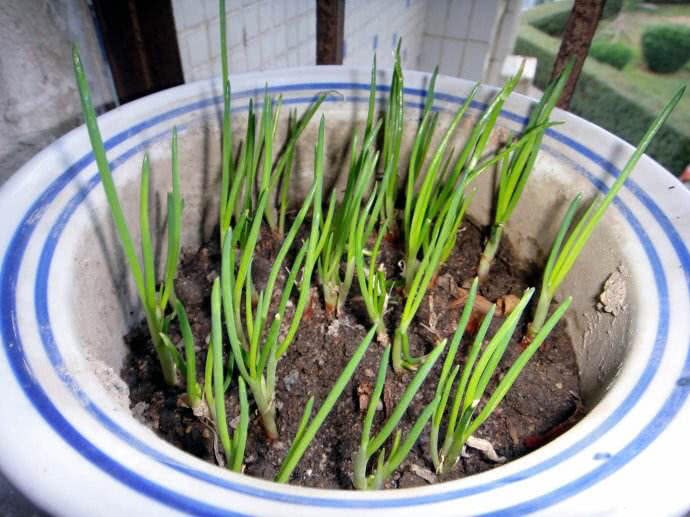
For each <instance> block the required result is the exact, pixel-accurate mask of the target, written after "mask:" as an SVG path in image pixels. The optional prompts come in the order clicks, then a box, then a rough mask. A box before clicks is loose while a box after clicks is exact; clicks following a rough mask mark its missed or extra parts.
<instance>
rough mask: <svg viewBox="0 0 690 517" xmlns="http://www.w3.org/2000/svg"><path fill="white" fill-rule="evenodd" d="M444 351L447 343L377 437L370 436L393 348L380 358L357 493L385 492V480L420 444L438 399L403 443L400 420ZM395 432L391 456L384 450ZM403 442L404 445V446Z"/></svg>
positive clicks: (360, 457)
mask: <svg viewBox="0 0 690 517" xmlns="http://www.w3.org/2000/svg"><path fill="white" fill-rule="evenodd" d="M444 348H445V341H442V342H441V343H439V344H437V345H436V347H435V348H434V350H433V351H432V352H431V353H430V354H429V357H428V358H427V360H426V361H425V362H424V364H423V365H422V366H421V367H420V369H419V370H418V371H417V373H416V374H415V376H414V378H413V379H412V381H411V382H410V384H408V386H407V388H406V389H405V392H404V393H403V395H402V397H401V398H400V402H398V404H397V405H396V406H395V409H393V411H392V413H391V415H390V416H389V417H388V419H387V420H386V421H385V423H384V424H383V425H382V426H381V429H380V430H379V432H378V433H377V434H375V435H374V436H371V430H372V427H373V423H374V416H375V414H376V408H377V406H378V405H379V401H380V400H381V394H382V393H383V386H384V384H385V382H386V372H387V371H388V361H389V356H390V347H386V348H385V350H384V353H383V356H382V357H381V363H380V365H379V371H378V375H377V376H376V385H375V387H374V391H373V393H372V395H371V398H370V399H369V404H368V405H367V412H366V415H365V417H364V422H363V424H362V434H361V438H360V443H359V450H358V451H357V454H356V455H355V458H354V465H353V469H354V473H353V477H352V480H353V483H354V485H355V488H357V489H358V490H371V489H374V490H378V489H381V488H383V485H384V483H385V482H386V480H387V479H388V478H389V477H390V476H391V475H392V474H393V472H395V469H397V468H398V467H399V466H400V464H401V463H402V462H403V461H404V460H405V458H406V457H407V455H408V454H409V453H410V450H411V449H412V447H413V446H414V444H415V443H416V442H417V439H418V438H419V436H420V435H421V434H422V431H423V430H424V426H425V425H426V423H427V422H428V421H429V419H430V418H431V415H432V414H433V412H434V411H435V409H436V406H437V404H438V402H439V397H435V398H434V400H433V401H432V402H431V403H430V404H429V405H428V406H427V407H426V408H425V409H424V410H423V411H422V413H421V414H420V415H419V417H418V418H417V420H416V422H415V424H414V425H413V426H412V429H410V431H409V432H408V434H407V436H406V437H405V439H404V440H403V439H402V432H401V431H400V429H396V428H397V427H398V424H399V423H400V419H401V418H402V417H403V415H404V414H405V411H407V408H408V407H409V406H410V404H411V403H412V399H413V398H414V396H415V395H416V394H417V392H418V391H419V389H420V388H421V386H422V384H423V383H424V380H425V379H426V377H427V376H428V375H429V372H430V371H431V369H432V368H433V366H434V364H435V363H436V360H437V359H438V358H439V357H440V356H441V353H442V352H443V349H444ZM393 432H395V436H394V438H393V443H392V446H391V448H390V452H389V453H388V454H386V450H385V448H383V446H384V444H385V443H386V440H388V438H389V437H390V436H391V435H392V434H393ZM401 441H402V443H401ZM375 455H376V456H377V460H376V466H375V467H374V468H373V469H372V473H371V474H370V475H367V465H368V463H369V460H370V459H371V458H372V457H373V456H375Z"/></svg>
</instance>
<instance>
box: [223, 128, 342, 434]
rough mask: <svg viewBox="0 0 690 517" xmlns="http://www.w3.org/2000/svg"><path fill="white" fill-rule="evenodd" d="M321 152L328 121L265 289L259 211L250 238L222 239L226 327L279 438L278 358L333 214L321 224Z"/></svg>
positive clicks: (267, 425)
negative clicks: (302, 235) (287, 266)
mask: <svg viewBox="0 0 690 517" xmlns="http://www.w3.org/2000/svg"><path fill="white" fill-rule="evenodd" d="M323 152H324V125H323V121H322V123H321V126H320V130H319V139H318V142H317V145H316V158H315V175H314V178H315V180H314V184H313V185H312V188H311V190H310V192H309V194H308V195H307V198H306V199H305V200H304V202H303V203H302V208H301V209H300V211H299V212H298V214H297V216H296V217H295V219H294V221H293V223H292V225H291V227H290V230H289V231H288V233H287V234H286V236H285V239H284V240H283V243H282V244H281V247H280V249H279V250H278V254H277V256H276V258H275V260H274V262H273V266H272V268H271V271H270V272H269V276H268V279H267V281H266V286H265V287H264V289H262V290H261V291H260V292H257V291H256V288H255V286H254V284H253V280H252V275H251V260H252V257H253V256H254V253H255V250H256V244H257V242H258V232H259V228H260V225H261V212H258V213H257V214H255V216H254V219H253V221H252V222H251V225H250V227H249V230H248V231H247V232H246V238H241V239H243V240H241V241H240V242H239V244H238V245H237V246H236V243H237V240H236V238H235V236H234V234H233V229H232V228H230V229H229V230H228V233H227V234H226V236H225V239H224V242H223V250H222V259H221V287H222V298H223V309H224V313H225V325H226V330H227V334H228V338H229V340H230V346H231V350H232V355H233V357H234V361H235V363H236V365H237V367H238V369H239V372H240V375H241V376H242V377H243V379H244V381H245V382H246V383H247V386H248V387H249V389H250V391H251V392H252V395H253V397H254V400H255V401H256V404H257V407H258V409H259V413H260V415H261V419H262V423H263V426H264V429H265V431H266V434H267V436H268V437H269V438H270V439H277V438H278V429H277V426H276V422H275V386H276V367H277V363H278V360H279V359H280V357H281V356H282V355H283V354H284V353H285V352H286V351H287V349H288V347H289V346H290V343H291V342H292V340H293V339H294V337H295V334H296V332H297V328H298V326H299V322H300V321H301V318H302V316H303V314H304V311H305V309H306V307H307V303H308V301H309V296H310V290H311V277H312V273H313V270H314V267H315V265H316V261H317V259H318V256H319V252H320V250H321V248H322V246H323V242H324V240H325V238H323V236H322V235H320V229H324V228H325V230H328V227H329V225H330V221H331V220H332V214H330V215H329V216H328V217H327V218H326V221H325V223H324V225H323V226H322V225H321V215H322V214H321V210H320V208H319V207H320V204H321V191H322V189H323ZM266 197H267V194H266V192H265V191H264V192H263V193H262V194H261V196H260V200H259V207H264V206H265V201H266ZM312 207H313V215H312V226H311V232H310V236H309V239H308V241H307V242H306V243H305V245H304V246H302V247H301V249H300V251H299V252H298V254H297V257H296V258H295V261H294V262H293V264H292V268H291V270H290V274H289V275H288V278H287V279H286V281H285V284H284V285H283V288H282V293H281V296H280V301H279V304H278V308H277V309H276V311H275V313H274V314H273V316H272V317H271V315H270V306H271V300H272V299H273V294H274V291H275V288H276V282H277V279H278V274H279V273H280V270H281V268H282V267H283V264H284V262H285V259H286V257H287V254H288V252H289V250H290V249H291V247H292V244H293V242H294V240H295V238H296V237H297V233H298V231H299V229H300V227H301V225H302V223H303V221H304V219H305V218H306V216H307V212H308V211H309V209H310V208H312ZM236 250H237V251H236ZM239 250H241V251H239ZM238 252H239V261H238V262H236V258H235V256H236V254H237V253H238ZM300 269H302V279H301V281H300V285H299V297H298V301H297V304H296V306H295V310H294V313H293V316H292V320H291V322H290V325H289V327H288V330H287V332H286V333H285V336H284V337H281V333H280V329H281V324H282V322H283V321H284V320H285V313H286V310H287V305H288V301H289V300H290V296H291V293H292V291H293V288H294V287H295V284H296V281H297V273H298V272H299V270H300ZM255 302H256V303H255Z"/></svg>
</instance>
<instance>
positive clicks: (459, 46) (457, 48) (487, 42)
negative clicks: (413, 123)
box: [418, 0, 521, 83]
mask: <svg viewBox="0 0 690 517" xmlns="http://www.w3.org/2000/svg"><path fill="white" fill-rule="evenodd" d="M425 5H426V7H427V9H426V11H427V15H426V22H425V24H424V35H423V38H422V47H421V56H420V59H419V65H418V66H419V68H420V69H421V70H426V71H431V70H433V68H434V66H435V65H436V64H438V65H439V71H440V72H441V73H442V74H446V75H454V76H459V77H463V78H465V79H471V80H475V81H476V80H482V81H485V82H490V83H495V82H497V80H498V74H499V72H500V64H502V63H503V60H504V59H505V57H506V56H507V55H508V54H509V53H510V51H511V50H512V47H513V43H514V41H515V34H516V31H517V21H518V14H519V10H520V5H521V0H431V1H429V2H426V3H425Z"/></svg>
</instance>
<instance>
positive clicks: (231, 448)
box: [209, 278, 249, 472]
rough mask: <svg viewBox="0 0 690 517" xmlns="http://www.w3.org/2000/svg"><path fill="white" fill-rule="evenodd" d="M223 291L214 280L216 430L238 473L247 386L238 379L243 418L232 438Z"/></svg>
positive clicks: (243, 442) (227, 458)
mask: <svg viewBox="0 0 690 517" xmlns="http://www.w3.org/2000/svg"><path fill="white" fill-rule="evenodd" d="M221 318H222V312H221V293H220V281H219V280H218V278H216V279H215V280H214V281H213V288H212V290H211V342H210V350H209V354H212V357H213V361H212V369H213V373H212V380H211V382H210V383H212V386H213V408H214V410H213V417H214V420H215V423H216V432H217V433H218V438H219V439H220V443H221V444H222V446H223V451H224V452H225V462H226V466H227V467H228V468H229V469H230V470H234V471H235V472H241V471H242V464H243V462H244V450H245V447H246V444H247V429H248V428H249V402H248V400H247V388H246V387H245V384H244V380H243V379H242V377H240V378H239V379H238V385H239V397H240V421H239V424H238V425H237V428H236V429H235V431H234V432H233V435H232V438H231V437H230V433H229V431H228V421H227V417H226V414H225V390H226V389H227V385H226V382H225V381H226V379H225V374H224V372H223V324H222V321H221Z"/></svg>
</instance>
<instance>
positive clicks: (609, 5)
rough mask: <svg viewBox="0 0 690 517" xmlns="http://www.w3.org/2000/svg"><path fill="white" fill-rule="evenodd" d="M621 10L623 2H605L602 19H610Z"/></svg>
mask: <svg viewBox="0 0 690 517" xmlns="http://www.w3.org/2000/svg"><path fill="white" fill-rule="evenodd" d="M621 9H623V0H606V3H604V12H603V13H601V15H602V17H604V18H612V17H614V16H616V15H617V14H618V13H619V12H621Z"/></svg>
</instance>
